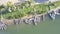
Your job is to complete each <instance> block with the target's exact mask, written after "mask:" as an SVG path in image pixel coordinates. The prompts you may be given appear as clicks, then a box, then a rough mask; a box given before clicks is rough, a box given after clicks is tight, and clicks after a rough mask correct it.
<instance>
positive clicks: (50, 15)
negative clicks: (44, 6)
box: [49, 11, 55, 20]
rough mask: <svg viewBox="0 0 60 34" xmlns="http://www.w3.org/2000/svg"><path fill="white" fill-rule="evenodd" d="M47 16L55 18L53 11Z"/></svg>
mask: <svg viewBox="0 0 60 34" xmlns="http://www.w3.org/2000/svg"><path fill="white" fill-rule="evenodd" d="M49 17H50V18H51V19H53V20H54V19H55V12H54V11H52V12H51V13H49Z"/></svg>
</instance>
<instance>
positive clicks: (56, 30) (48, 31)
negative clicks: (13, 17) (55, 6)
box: [0, 16, 60, 34]
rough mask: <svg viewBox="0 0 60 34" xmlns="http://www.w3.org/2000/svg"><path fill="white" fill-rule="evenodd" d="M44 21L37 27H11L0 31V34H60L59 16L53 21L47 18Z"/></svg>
mask: <svg viewBox="0 0 60 34" xmlns="http://www.w3.org/2000/svg"><path fill="white" fill-rule="evenodd" d="M45 19H46V20H45V21H43V22H40V23H38V25H37V26H34V25H32V24H30V25H29V24H19V25H11V26H9V27H8V29H7V30H6V31H2V30H0V34H60V16H56V19H55V20H51V19H50V18H49V17H46V18H45Z"/></svg>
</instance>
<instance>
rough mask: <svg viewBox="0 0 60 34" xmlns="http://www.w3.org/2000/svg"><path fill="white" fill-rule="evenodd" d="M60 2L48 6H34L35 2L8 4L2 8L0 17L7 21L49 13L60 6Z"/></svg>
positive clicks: (0, 7)
mask: <svg viewBox="0 0 60 34" xmlns="http://www.w3.org/2000/svg"><path fill="white" fill-rule="evenodd" d="M59 3H60V1H58V2H54V3H51V2H49V3H47V4H44V3H43V4H34V3H33V1H24V2H21V3H15V4H12V3H11V2H8V3H7V5H6V6H4V5H1V6H0V16H2V17H3V18H7V19H16V18H21V17H24V16H29V15H34V14H35V13H36V14H42V13H47V12H48V11H49V10H50V9H52V8H56V7H57V6H60V4H59Z"/></svg>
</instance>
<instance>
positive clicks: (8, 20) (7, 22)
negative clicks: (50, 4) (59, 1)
mask: <svg viewBox="0 0 60 34" xmlns="http://www.w3.org/2000/svg"><path fill="white" fill-rule="evenodd" d="M56 9H57V10H58V9H60V8H55V9H53V10H55V11H56ZM51 12H52V11H51ZM48 13H50V12H48ZM48 13H44V14H38V15H35V16H37V17H41V16H44V15H46V14H48ZM33 18H34V15H30V16H25V17H22V18H21V19H22V20H23V21H24V20H26V19H33ZM14 20H15V21H16V22H17V23H18V21H20V18H19V19H2V22H3V23H6V24H8V25H12V24H14Z"/></svg>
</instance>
